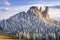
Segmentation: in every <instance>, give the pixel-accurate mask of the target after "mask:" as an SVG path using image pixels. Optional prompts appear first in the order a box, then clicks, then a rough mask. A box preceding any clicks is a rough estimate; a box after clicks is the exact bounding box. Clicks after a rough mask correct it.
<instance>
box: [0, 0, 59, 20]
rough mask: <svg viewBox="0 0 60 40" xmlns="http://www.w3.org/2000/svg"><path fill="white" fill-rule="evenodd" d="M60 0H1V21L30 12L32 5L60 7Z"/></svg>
mask: <svg viewBox="0 0 60 40" xmlns="http://www.w3.org/2000/svg"><path fill="white" fill-rule="evenodd" d="M59 4H60V0H0V19H5V18H9V17H10V16H12V15H14V14H16V13H18V12H20V11H25V10H28V9H29V7H30V6H32V5H38V6H40V5H48V6H53V5H59Z"/></svg>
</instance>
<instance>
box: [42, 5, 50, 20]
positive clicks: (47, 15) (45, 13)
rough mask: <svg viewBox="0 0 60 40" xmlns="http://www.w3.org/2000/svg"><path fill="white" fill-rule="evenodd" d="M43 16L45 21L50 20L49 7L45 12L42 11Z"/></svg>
mask: <svg viewBox="0 0 60 40" xmlns="http://www.w3.org/2000/svg"><path fill="white" fill-rule="evenodd" d="M42 16H43V17H44V18H45V19H49V14H48V6H46V8H45V10H44V11H42Z"/></svg>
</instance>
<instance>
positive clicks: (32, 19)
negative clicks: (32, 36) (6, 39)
mask: <svg viewBox="0 0 60 40" xmlns="http://www.w3.org/2000/svg"><path fill="white" fill-rule="evenodd" d="M42 13H43V14H42ZM45 14H46V15H45ZM55 22H56V23H57V21H55V20H52V19H50V18H49V15H48V7H46V9H45V11H43V12H41V9H40V10H39V9H38V7H36V6H32V7H30V9H29V10H28V11H27V12H24V11H23V12H20V13H19V14H16V15H14V16H12V17H10V18H9V19H7V20H3V21H1V23H0V28H1V30H3V31H4V32H7V33H19V32H21V31H26V30H30V31H31V30H32V31H31V32H33V31H34V32H35V29H36V28H40V29H41V28H43V30H44V28H45V27H46V28H48V27H49V28H50V27H57V24H56V23H55Z"/></svg>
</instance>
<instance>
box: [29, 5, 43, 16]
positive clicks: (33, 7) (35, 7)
mask: <svg viewBox="0 0 60 40" xmlns="http://www.w3.org/2000/svg"><path fill="white" fill-rule="evenodd" d="M29 11H33V12H34V13H35V14H36V16H39V17H42V14H41V12H40V11H39V9H38V7H37V6H32V7H30V10H29Z"/></svg>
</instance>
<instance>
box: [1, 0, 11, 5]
mask: <svg viewBox="0 0 60 40" xmlns="http://www.w3.org/2000/svg"><path fill="white" fill-rule="evenodd" d="M0 4H4V5H10V2H8V0H0Z"/></svg>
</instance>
